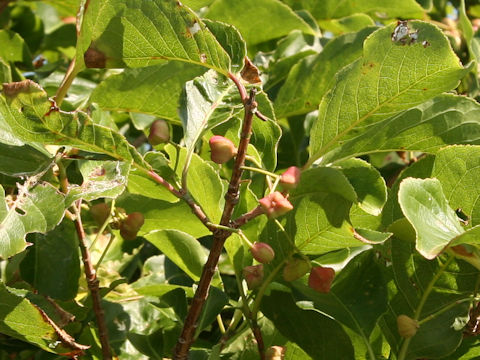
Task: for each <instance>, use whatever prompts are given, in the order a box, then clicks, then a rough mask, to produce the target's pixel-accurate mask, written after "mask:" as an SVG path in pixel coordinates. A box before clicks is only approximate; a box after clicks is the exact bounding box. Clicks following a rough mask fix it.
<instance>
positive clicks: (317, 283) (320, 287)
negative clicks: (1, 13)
mask: <svg viewBox="0 0 480 360" xmlns="http://www.w3.org/2000/svg"><path fill="white" fill-rule="evenodd" d="M334 277H335V270H333V269H332V268H330V267H323V266H314V267H313V268H312V270H310V276H309V277H308V286H310V287H311V288H312V289H313V290H315V291H318V292H320V293H324V294H326V293H328V292H330V287H331V286H332V282H333V278H334Z"/></svg>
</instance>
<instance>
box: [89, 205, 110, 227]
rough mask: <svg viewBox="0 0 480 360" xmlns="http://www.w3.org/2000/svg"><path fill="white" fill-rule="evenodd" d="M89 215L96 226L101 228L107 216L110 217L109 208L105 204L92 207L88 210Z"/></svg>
mask: <svg viewBox="0 0 480 360" xmlns="http://www.w3.org/2000/svg"><path fill="white" fill-rule="evenodd" d="M90 214H91V215H92V218H93V220H95V222H96V223H97V225H98V226H102V225H103V223H104V222H105V221H106V220H107V218H108V215H110V206H109V205H108V204H105V203H99V204H95V205H92V207H91V208H90Z"/></svg>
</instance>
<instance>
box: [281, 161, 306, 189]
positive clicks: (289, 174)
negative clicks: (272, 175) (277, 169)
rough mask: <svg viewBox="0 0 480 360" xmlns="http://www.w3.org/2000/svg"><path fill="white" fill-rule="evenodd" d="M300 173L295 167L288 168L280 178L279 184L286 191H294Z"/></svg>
mask: <svg viewBox="0 0 480 360" xmlns="http://www.w3.org/2000/svg"><path fill="white" fill-rule="evenodd" d="M300 175H301V171H300V169H299V168H298V167H296V166H290V167H289V168H288V169H287V170H285V172H284V173H283V174H282V176H281V177H280V184H281V185H282V187H283V188H284V189H286V190H291V189H295V188H296V187H297V185H298V183H299V182H300Z"/></svg>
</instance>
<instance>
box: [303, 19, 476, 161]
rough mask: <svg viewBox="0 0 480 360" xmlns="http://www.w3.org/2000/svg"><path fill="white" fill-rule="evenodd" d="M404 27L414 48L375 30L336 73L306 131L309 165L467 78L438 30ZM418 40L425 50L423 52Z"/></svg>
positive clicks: (387, 29) (413, 24)
mask: <svg viewBox="0 0 480 360" xmlns="http://www.w3.org/2000/svg"><path fill="white" fill-rule="evenodd" d="M409 24H410V27H411V29H412V31H413V30H415V31H416V30H418V40H417V42H416V43H414V44H410V45H405V46H403V45H401V44H400V43H398V42H394V41H392V39H391V34H392V31H393V30H394V25H393V24H392V25H390V26H387V27H384V28H381V29H379V30H377V31H375V32H374V33H373V34H372V35H370V36H369V37H368V38H367V39H366V40H365V42H364V51H363V57H362V58H360V59H358V60H356V61H355V62H354V63H352V64H350V65H349V66H347V67H345V68H344V69H342V70H341V71H340V72H339V73H337V75H336V79H335V83H334V84H335V85H334V87H333V88H332V89H331V90H330V92H328V93H327V94H326V95H325V96H324V97H323V99H322V102H321V104H320V109H319V116H318V120H317V121H316V122H315V124H314V125H313V128H312V130H311V134H310V141H311V143H310V156H311V158H310V160H309V164H311V163H313V162H314V161H315V160H316V159H318V158H319V157H320V156H321V155H323V154H324V153H325V152H326V151H327V150H331V148H333V147H335V146H337V144H338V142H339V141H340V140H346V139H348V138H352V137H354V136H355V135H358V133H359V132H362V131H364V129H365V128H366V127H367V126H371V125H372V124H374V123H377V122H379V121H381V120H384V119H386V118H389V117H391V116H394V115H396V114H397V113H399V112H401V111H403V110H406V109H409V108H411V107H412V106H415V105H418V104H420V103H423V102H425V101H427V100H428V99H430V98H432V97H434V96H436V95H438V94H440V93H441V92H444V91H448V90H451V89H453V88H455V87H456V86H457V84H458V81H459V80H460V79H461V78H462V77H463V76H464V75H465V73H466V72H468V69H464V68H463V67H462V66H461V64H460V63H459V61H458V58H457V56H456V55H455V54H454V53H453V51H452V49H451V48H450V45H449V44H448V41H447V39H446V38H445V35H443V33H442V32H441V31H440V30H439V29H438V28H436V27H435V26H433V25H431V24H427V23H423V22H417V21H415V22H410V23H409ZM424 40H427V41H428V42H429V43H430V44H431V45H430V46H427V47H424V46H423V45H422V42H423V41H424Z"/></svg>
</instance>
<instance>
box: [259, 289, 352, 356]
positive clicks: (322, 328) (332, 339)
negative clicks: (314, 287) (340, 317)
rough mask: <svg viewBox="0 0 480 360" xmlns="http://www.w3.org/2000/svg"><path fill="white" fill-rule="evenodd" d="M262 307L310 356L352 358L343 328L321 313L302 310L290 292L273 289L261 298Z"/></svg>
mask: <svg viewBox="0 0 480 360" xmlns="http://www.w3.org/2000/svg"><path fill="white" fill-rule="evenodd" d="M261 310H262V312H263V313H264V314H265V316H267V317H268V318H269V319H270V320H271V321H272V322H273V323H274V324H275V327H276V328H277V329H278V330H279V331H280V332H281V333H282V335H283V336H285V337H286V338H287V339H289V340H291V341H293V342H295V343H296V344H297V345H299V346H300V347H301V348H302V350H304V351H305V352H306V353H307V354H309V355H310V356H312V358H314V359H317V360H323V359H325V360H327V359H353V347H352V344H351V342H350V339H349V338H348V336H347V334H346V333H345V331H344V330H343V329H342V327H341V326H340V325H339V324H338V323H337V322H336V321H335V320H333V319H331V318H329V317H327V316H325V315H323V314H321V313H320V312H317V311H315V310H302V309H301V308H299V307H298V306H297V304H296V303H295V301H294V299H293V297H292V295H291V294H290V293H288V292H285V291H278V290H275V291H273V290H272V291H271V292H270V294H269V295H267V296H265V297H264V298H263V300H262V307H261Z"/></svg>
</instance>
